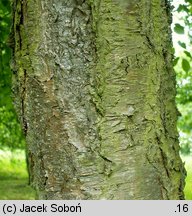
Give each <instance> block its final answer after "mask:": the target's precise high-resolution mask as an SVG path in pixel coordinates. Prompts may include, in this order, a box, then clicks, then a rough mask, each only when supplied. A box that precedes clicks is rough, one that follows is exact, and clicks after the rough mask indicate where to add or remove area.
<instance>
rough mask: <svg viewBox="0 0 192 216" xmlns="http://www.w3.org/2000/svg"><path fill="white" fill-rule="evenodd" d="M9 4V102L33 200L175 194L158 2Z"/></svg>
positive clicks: (175, 148) (178, 192) (163, 13)
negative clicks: (22, 138)
mask: <svg viewBox="0 0 192 216" xmlns="http://www.w3.org/2000/svg"><path fill="white" fill-rule="evenodd" d="M15 3H16V4H15V7H14V8H15V13H14V14H15V15H14V34H15V48H14V51H13V54H14V60H15V62H16V64H15V67H14V70H15V71H16V75H15V76H14V78H15V80H16V81H15V82H14V83H15V92H16V93H15V94H17V96H18V97H17V98H18V99H17V100H16V105H17V107H18V110H20V112H21V122H22V123H23V126H24V129H25V134H26V139H27V143H28V155H29V156H28V157H29V164H30V173H31V183H32V185H33V186H34V187H35V188H36V190H37V192H38V198H39V199H183V182H184V180H183V172H184V168H183V164H182V162H181V160H180V157H179V145H178V137H177V136H178V134H177V131H176V120H177V110H176V107H175V102H174V100H175V74H174V72H173V70H172V67H171V66H170V65H171V61H172V54H171V38H170V37H171V33H170V26H169V25H170V23H169V22H170V14H169V13H168V12H167V3H166V1H161V0H153V1H147V0H134V1H121V0H94V1H93V0H85V1H80V0H74V1H72V0H70V1H67V0H63V1H58V0H52V1H49V0H41V1H36V0H23V1H15ZM151 185H153V187H151Z"/></svg>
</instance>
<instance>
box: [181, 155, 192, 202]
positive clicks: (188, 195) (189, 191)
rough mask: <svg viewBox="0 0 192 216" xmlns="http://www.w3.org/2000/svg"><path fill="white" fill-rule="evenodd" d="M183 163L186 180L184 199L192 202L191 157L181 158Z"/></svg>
mask: <svg viewBox="0 0 192 216" xmlns="http://www.w3.org/2000/svg"><path fill="white" fill-rule="evenodd" d="M182 159H183V161H184V162H185V168H186V170H187V178H186V185H185V190H184V192H185V199H186V200H192V156H187V157H186V156H185V157H182Z"/></svg>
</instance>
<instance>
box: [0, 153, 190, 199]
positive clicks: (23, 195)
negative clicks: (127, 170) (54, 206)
mask: <svg viewBox="0 0 192 216" xmlns="http://www.w3.org/2000/svg"><path fill="white" fill-rule="evenodd" d="M182 158H183V161H185V167H186V169H187V178H186V186H185V190H184V191H185V198H186V200H192V156H188V157H182ZM33 199H35V192H34V190H33V189H32V188H31V187H30V186H29V185H28V174H27V170H26V163H25V155H24V152H23V151H17V152H15V153H13V154H12V153H11V152H9V151H0V200H33Z"/></svg>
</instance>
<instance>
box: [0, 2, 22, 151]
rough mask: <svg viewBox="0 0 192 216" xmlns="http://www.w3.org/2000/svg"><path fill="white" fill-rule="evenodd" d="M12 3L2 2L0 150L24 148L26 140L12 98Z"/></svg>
mask: <svg viewBox="0 0 192 216" xmlns="http://www.w3.org/2000/svg"><path fill="white" fill-rule="evenodd" d="M10 12H11V5H10V1H8V0H2V1H0V149H2V148H9V149H11V150H14V149H16V148H24V139H23V135H22V132H21V127H20V124H19V123H18V119H17V117H16V114H15V111H14V108H13V104H12V98H11V76H12V74H11V70H10V58H11V51H10V48H9V47H8V36H9V32H10V26H11V13H10Z"/></svg>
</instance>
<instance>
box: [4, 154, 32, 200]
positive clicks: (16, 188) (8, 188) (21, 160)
mask: <svg viewBox="0 0 192 216" xmlns="http://www.w3.org/2000/svg"><path fill="white" fill-rule="evenodd" d="M34 198H35V192H34V190H33V189H32V188H31V187H30V186H29V185H28V174H27V169H26V162H25V153H24V151H16V152H14V153H12V152H10V151H0V199H1V200H17V199H21V200H31V199H34Z"/></svg>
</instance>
